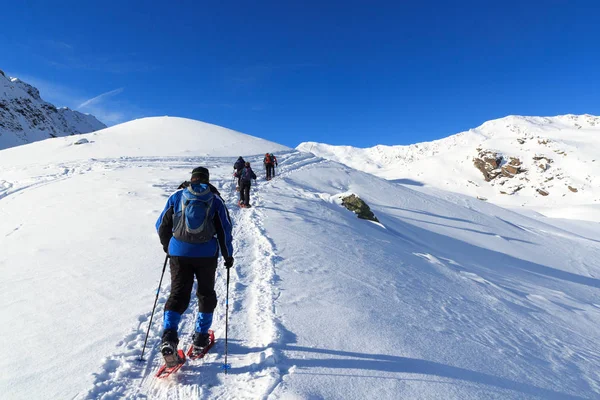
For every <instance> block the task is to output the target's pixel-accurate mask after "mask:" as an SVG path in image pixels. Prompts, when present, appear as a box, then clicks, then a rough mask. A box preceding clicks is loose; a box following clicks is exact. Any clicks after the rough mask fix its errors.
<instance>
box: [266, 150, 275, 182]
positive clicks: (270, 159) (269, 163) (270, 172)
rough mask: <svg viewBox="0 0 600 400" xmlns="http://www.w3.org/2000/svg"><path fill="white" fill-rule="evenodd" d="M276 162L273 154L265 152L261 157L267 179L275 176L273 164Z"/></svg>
mask: <svg viewBox="0 0 600 400" xmlns="http://www.w3.org/2000/svg"><path fill="white" fill-rule="evenodd" d="M276 163H277V159H276V158H275V156H274V155H273V154H269V153H266V154H265V158H264V159H263V164H264V165H265V170H266V171H267V180H268V181H269V180H271V178H272V177H273V176H275V166H274V165H275V164H276Z"/></svg>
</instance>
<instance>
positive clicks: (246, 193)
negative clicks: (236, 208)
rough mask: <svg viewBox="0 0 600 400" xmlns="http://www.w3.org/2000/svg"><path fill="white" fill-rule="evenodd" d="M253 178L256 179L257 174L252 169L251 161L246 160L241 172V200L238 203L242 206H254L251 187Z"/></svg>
mask: <svg viewBox="0 0 600 400" xmlns="http://www.w3.org/2000/svg"><path fill="white" fill-rule="evenodd" d="M252 179H254V180H256V174H255V173H254V171H252V168H251V167H250V163H249V162H246V164H245V167H244V169H243V170H242V172H241V174H240V202H239V203H238V204H239V205H240V207H242V208H249V207H252V206H251V205H250V187H251V186H252Z"/></svg>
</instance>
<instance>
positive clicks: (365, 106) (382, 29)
mask: <svg viewBox="0 0 600 400" xmlns="http://www.w3.org/2000/svg"><path fill="white" fill-rule="evenodd" d="M217 3H218V4H217ZM598 3H599V2H597V1H578V0H572V1H553V0H545V1H533V0H532V1H527V0H522V1H512V0H506V1H491V0H490V1H486V0H481V1H376V0H373V1H343V2H342V1H323V0H320V1H316V0H306V1H295V0H290V1H258V2H250V1H222V2H204V1H203V2H199V1H186V0H178V1H171V2H166V1H150V0H146V1H134V0H127V1H123V0H121V1H112V0H104V1H102V2H99V1H94V2H92V1H89V2H81V1H62V0H61V1H27V0H24V1H10V2H7V1H4V0H0V10H1V12H2V14H3V18H2V24H1V25H0V54H1V57H0V69H3V70H4V71H6V72H7V73H8V74H10V75H14V76H17V77H19V78H21V79H23V80H25V81H28V82H30V83H32V84H34V85H36V86H38V88H39V89H40V91H41V93H42V97H44V98H45V99H46V100H48V101H51V102H53V103H55V104H56V105H58V106H69V107H71V108H75V109H79V110H81V111H83V112H90V113H93V114H95V115H96V116H97V117H98V118H99V119H101V120H103V122H105V123H107V124H110V125H112V124H115V123H119V122H123V121H126V120H128V119H132V118H138V117H143V116H154V115H171V116H181V117H188V118H194V119H199V120H202V121H206V122H211V123H215V124H218V125H222V126H226V127H228V128H232V129H235V130H239V131H242V132H245V133H248V134H252V135H256V136H260V137H264V138H267V139H270V140H273V141H276V142H279V143H282V144H286V145H289V146H296V145H297V144H298V143H300V142H302V141H308V140H313V141H320V142H327V143H332V144H348V145H355V146H372V145H375V144H409V143H415V142H419V141H426V140H432V139H437V138H441V137H445V136H448V135H450V134H453V133H457V132H460V131H463V130H467V129H469V128H473V127H476V126H478V125H480V124H481V123H483V122H484V121H486V120H489V119H493V118H499V117H503V116H505V115H509V114H520V115H557V114H567V113H575V114H582V113H590V114H600V110H599V107H600V102H599V100H600V97H599V94H600V19H598V17H597V16H598V15H600V4H598Z"/></svg>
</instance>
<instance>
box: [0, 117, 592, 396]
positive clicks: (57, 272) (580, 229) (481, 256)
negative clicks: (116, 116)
mask: <svg viewBox="0 0 600 400" xmlns="http://www.w3.org/2000/svg"><path fill="white" fill-rule="evenodd" d="M151 122H152V120H140V121H134V122H132V123H131V124H130V125H128V131H127V132H130V136H131V138H130V139H123V137H124V136H126V135H121V134H118V135H116V134H114V135H113V134H108V135H103V134H102V132H99V133H98V134H97V135H96V137H93V136H92V137H91V138H92V139H93V143H88V144H86V145H83V146H71V145H70V144H69V142H68V139H56V140H59V141H58V142H56V140H52V141H46V142H40V143H34V144H30V145H26V146H22V147H21V148H20V150H19V151H17V149H8V150H3V151H2V152H0V167H2V170H3V175H2V181H1V182H0V217H1V220H2V221H3V222H2V225H1V226H0V247H1V248H2V249H3V251H2V252H1V253H0V274H2V278H3V279H2V280H1V282H0V290H2V293H3V294H4V295H5V297H4V298H5V299H7V300H3V301H2V303H0V318H2V319H3V320H10V321H11V324H10V326H8V324H3V325H0V335H2V337H3V338H5V340H7V341H8V342H11V343H13V342H15V343H27V344H28V345H27V346H22V347H9V348H8V349H7V350H6V354H5V357H4V358H3V359H2V360H0V368H2V370H3V371H4V373H3V379H2V380H0V390H2V393H3V395H4V396H6V397H7V398H10V399H21V398H22V399H30V398H78V399H104V400H106V399H114V398H125V399H138V398H153V399H154V398H157V399H183V398H202V399H215V398H219V399H221V398H222V399H225V398H227V399H257V398H261V399H273V400H274V399H307V398H327V399H364V398H381V399H397V398H419V399H438V398H445V399H480V398H486V399H539V398H544V399H595V398H598V397H599V396H600V372H599V370H598V365H600V350H599V349H598V346H597V343H598V341H599V339H600V331H599V330H598V329H597V327H598V325H599V323H600V280H599V279H598V276H600V269H599V267H598V265H600V230H599V229H598V226H597V224H593V223H589V222H587V223H586V222H583V221H560V220H551V219H547V218H543V217H540V216H539V215H536V214H532V215H531V216H530V217H528V216H524V215H522V214H519V213H515V212H512V211H509V210H506V209H503V208H501V207H498V206H495V205H493V204H490V203H487V202H482V201H479V200H477V199H475V198H472V197H469V196H464V195H461V194H456V193H451V192H447V191H443V190H438V189H433V188H427V187H420V188H419V190H418V191H416V190H413V189H411V187H410V186H408V187H407V186H404V185H398V184H397V183H395V182H389V181H386V180H383V179H379V178H374V177H373V176H372V175H370V174H367V173H364V172H359V171H356V170H354V169H352V168H349V167H347V166H344V165H341V164H338V163H335V162H331V161H327V160H324V159H322V158H318V157H315V156H313V155H311V154H307V153H301V152H298V151H294V150H272V148H274V147H275V144H273V143H268V142H267V144H265V142H264V141H262V140H260V139H256V138H251V137H247V136H246V135H243V136H242V135H241V134H237V133H234V132H231V131H229V133H227V132H224V131H221V130H218V132H220V133H221V134H222V135H223V136H219V135H215V131H214V130H211V129H213V128H211V126H205V125H202V124H200V125H198V124H194V123H192V122H185V121H181V120H179V119H173V118H166V119H161V122H162V123H161V124H160V129H155V130H151V131H148V130H147V128H148V127H150V126H155V125H156V124H151ZM154 122H156V121H154ZM181 123H185V124H188V123H189V124H191V125H190V126H194V127H196V128H198V129H197V130H194V129H191V130H188V131H185V132H187V133H185V132H184V133H180V134H179V135H184V136H186V135H194V137H195V138H196V141H192V140H189V143H196V142H197V141H201V142H202V143H204V145H203V146H204V149H205V151H206V152H207V153H209V154H208V155H203V154H200V155H198V154H196V155H194V154H190V153H187V152H186V151H185V150H186V149H185V148H180V149H177V148H176V147H175V146H173V147H169V146H166V147H165V149H164V151H165V152H166V153H169V154H168V155H164V156H163V155H156V154H159V152H160V147H162V146H164V145H165V142H164V141H163V140H162V138H161V135H164V132H168V133H169V134H176V133H175V132H176V131H177V130H178V129H177V128H180V127H181V126H182V125H181ZM136 124H139V125H138V126H137V128H138V129H139V130H140V131H141V132H147V134H146V137H145V139H146V140H145V144H143V145H140V147H139V148H138V147H135V146H133V147H126V146H122V148H121V151H122V153H121V154H120V155H119V156H115V155H114V154H115V152H116V151H117V150H116V149H117V148H118V147H119V145H122V143H123V142H121V140H130V143H132V144H133V143H136V140H137V133H136V132H134V131H135V130H136ZM201 126H202V127H204V128H206V130H202V129H201V128H200V127H201ZM214 129H216V128H214ZM180 131H181V130H180ZM113 132H119V133H124V132H126V131H124V130H121V131H118V130H117V131H113ZM92 135H93V134H92ZM229 135H233V136H229ZM238 135H240V136H238ZM181 137H182V136H179V138H181ZM177 138H178V137H177V136H175V141H176V142H178V143H181V141H180V140H178V139H177ZM232 138H237V139H240V140H242V139H243V140H242V141H241V142H240V145H239V146H238V147H236V144H235V143H237V141H236V140H233V142H234V143H232V141H230V140H229V139H232ZM61 141H62V142H61ZM152 144H154V147H153V145H152ZM53 146H56V147H53ZM266 146H269V147H270V148H269V149H265V147H266ZM46 148H47V149H46ZM199 149H200V145H198V147H197V148H195V149H194V150H195V151H199ZM244 149H256V150H260V151H256V153H254V154H255V155H249V156H247V157H246V155H247V153H245V151H244ZM266 151H274V152H276V154H277V156H278V159H279V165H280V168H279V169H278V171H277V175H276V177H275V179H274V180H272V181H268V182H267V181H265V180H264V179H263V178H262V176H260V177H259V180H258V183H257V185H256V186H255V187H253V189H252V196H253V197H252V203H253V204H254V206H255V207H254V208H251V209H243V210H240V209H238V208H236V207H235V203H236V196H237V193H236V192H235V191H234V182H233V180H232V177H231V172H232V165H233V163H234V161H235V159H236V158H237V156H238V155H240V153H241V154H242V155H244V156H245V158H247V159H248V160H249V161H251V162H252V164H253V165H254V166H255V170H256V172H257V174H259V173H260V172H261V168H260V161H261V160H262V156H261V155H260V154H264V152H266ZM54 152H62V156H63V157H64V159H62V160H60V161H58V160H57V159H54V156H51V155H45V154H48V153H54ZM88 152H89V153H88ZM81 153H83V154H81ZM212 153H214V154H212ZM92 154H93V156H91V155H92ZM13 157H14V158H15V160H16V159H17V158H20V161H21V164H19V165H13V164H11V162H12V161H10V159H11V158H13ZM5 160H7V161H5ZM198 165H204V166H207V167H208V168H210V172H211V181H212V182H213V183H214V184H215V185H216V186H217V187H218V188H219V190H220V191H221V193H222V196H223V198H224V199H225V201H226V203H227V205H228V207H229V208H230V211H231V216H232V218H233V220H234V227H235V228H234V229H235V232H234V234H235V242H234V246H235V258H236V264H235V266H234V269H232V270H231V286H230V290H231V292H230V320H229V323H230V331H229V338H230V342H229V351H230V353H229V362H231V364H232V370H231V371H230V374H229V375H227V376H225V375H224V374H223V373H222V372H221V371H220V370H219V366H220V365H221V364H222V362H223V361H224V360H223V352H224V343H223V338H224V327H225V321H224V317H225V315H224V307H225V301H224V296H225V279H224V276H225V269H224V268H223V267H222V264H221V265H220V267H219V269H218V276H217V286H216V291H217V295H218V298H219V304H218V306H217V309H216V310H215V320H214V324H213V329H214V330H215V332H216V339H217V342H216V344H215V346H214V347H213V349H211V351H210V353H209V354H208V355H207V357H206V358H205V359H204V360H199V361H194V362H189V363H188V364H186V365H185V366H184V367H183V368H182V369H181V370H180V371H179V372H178V373H177V374H176V375H174V376H173V377H170V378H169V379H166V380H163V381H159V380H156V379H154V378H153V375H154V373H155V372H156V370H157V368H158V366H159V364H160V362H161V360H160V354H159V352H158V346H159V340H160V339H159V336H160V330H161V326H160V322H161V317H162V310H163V307H164V303H165V301H166V295H167V293H168V284H169V280H168V275H167V276H166V277H165V278H166V279H165V281H164V282H163V289H162V291H161V294H160V299H159V305H158V307H157V312H156V315H155V321H154V323H153V326H152V329H151V334H150V338H149V341H148V348H147V353H146V358H147V362H146V363H138V362H137V361H136V359H137V358H138V357H139V354H140V352H141V347H142V345H143V339H144V335H145V331H146V329H147V327H148V325H147V324H148V322H149V317H150V315H149V314H150V309H151V306H152V303H153V300H154V296H155V290H156V286H157V284H158V280H159V275H160V272H161V268H162V262H163V261H164V253H163V252H162V249H161V247H160V245H159V243H158V239H157V237H156V232H155V231H154V222H155V220H156V218H157V216H158V215H159V213H160V211H161V209H162V207H163V205H164V202H165V201H166V198H167V196H168V195H169V194H170V193H171V192H172V191H173V190H174V189H175V188H176V187H177V186H178V185H179V184H180V183H181V181H183V180H184V179H187V178H188V175H189V172H190V170H191V169H192V168H193V167H196V166H198ZM259 175H262V174H259ZM343 193H356V194H357V195H359V196H360V197H361V198H362V199H363V200H365V201H366V202H367V203H368V204H369V206H370V207H371V209H372V210H373V211H374V212H375V214H376V216H377V218H378V219H379V220H380V222H381V223H380V224H376V223H371V222H368V221H363V220H359V219H357V218H356V216H355V215H354V214H352V213H350V212H349V211H347V210H346V209H344V208H343V207H341V206H340V205H339V196H340V194H343ZM39 199H43V201H42V202H40V201H39ZM32 204H35V205H36V206H35V207H32V206H31V205H32ZM48 232H50V233H51V234H47V233H48ZM24 259H26V260H27V261H28V262H27V263H23V262H22V260H24ZM167 274H168V272H167ZM194 307H195V300H194V299H193V300H192V303H191V304H190V308H189V309H188V311H187V312H186V313H185V314H184V316H183V320H182V324H181V327H180V328H181V329H180V337H181V345H182V346H183V345H187V344H189V342H190V340H191V334H192V330H193V323H194V318H195V315H194V314H195V309H194ZM40 310H42V311H43V312H40ZM57 321H60V323H57ZM48 332H52V334H51V335H48V334H47V333H48ZM57 348H58V349H68V351H64V352H57V351H56V350H55V349H57ZM73 360H77V362H76V363H75V362H73ZM34 377H35V379H33V378H34Z"/></svg>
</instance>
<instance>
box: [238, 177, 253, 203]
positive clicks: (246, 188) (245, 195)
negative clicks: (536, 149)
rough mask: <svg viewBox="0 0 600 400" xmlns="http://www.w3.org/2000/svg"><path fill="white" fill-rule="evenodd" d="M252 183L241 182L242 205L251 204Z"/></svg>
mask: <svg viewBox="0 0 600 400" xmlns="http://www.w3.org/2000/svg"><path fill="white" fill-rule="evenodd" d="M251 185H252V184H251V183H250V181H240V203H243V204H244V205H248V204H250V187H251Z"/></svg>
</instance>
